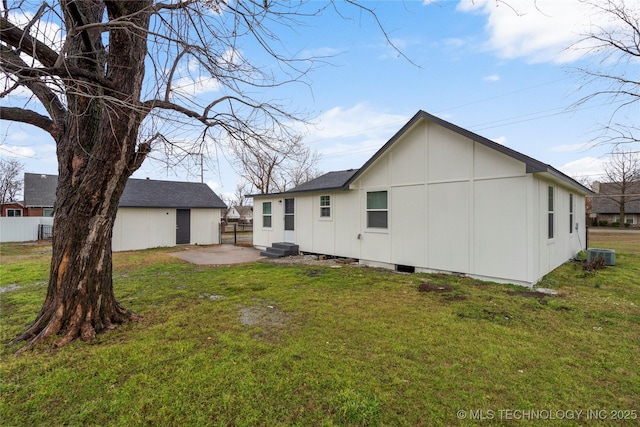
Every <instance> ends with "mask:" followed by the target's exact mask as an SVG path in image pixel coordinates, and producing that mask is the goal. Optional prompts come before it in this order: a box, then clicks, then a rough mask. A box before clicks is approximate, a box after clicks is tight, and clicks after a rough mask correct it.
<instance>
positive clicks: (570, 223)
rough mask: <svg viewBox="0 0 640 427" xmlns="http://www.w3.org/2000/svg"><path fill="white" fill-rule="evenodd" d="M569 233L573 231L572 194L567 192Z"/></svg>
mask: <svg viewBox="0 0 640 427" xmlns="http://www.w3.org/2000/svg"><path fill="white" fill-rule="evenodd" d="M569 233H570V234H571V233H573V194H569Z"/></svg>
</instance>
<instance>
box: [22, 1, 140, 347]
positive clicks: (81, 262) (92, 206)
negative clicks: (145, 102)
mask: <svg viewBox="0 0 640 427" xmlns="http://www.w3.org/2000/svg"><path fill="white" fill-rule="evenodd" d="M62 3H64V4H63V11H64V12H65V23H66V25H67V30H68V31H69V32H70V33H71V32H73V31H74V28H75V27H76V26H80V27H82V26H83V25H86V24H89V23H100V22H101V20H102V16H103V14H104V13H105V8H106V12H107V13H108V15H109V17H110V18H112V19H116V18H119V17H121V18H123V19H124V20H126V21H127V22H130V23H131V24H132V25H130V26H127V25H123V26H122V28H114V29H112V30H111V31H110V32H109V49H108V50H107V49H106V48H105V47H104V46H103V44H102V34H101V32H100V31H99V28H100V27H99V26H94V27H89V29H86V30H81V31H79V36H78V37H74V38H73V39H72V40H71V42H70V43H69V47H68V55H67V59H66V61H67V63H68V64H70V65H72V66H73V67H77V68H81V69H85V70H91V71H92V72H93V73H95V75H96V76H98V77H100V78H103V79H106V81H108V82H110V84H109V85H107V86H101V85H99V84H96V82H95V81H93V80H91V79H88V78H79V77H78V78H73V79H68V80H67V81H65V85H66V86H65V87H66V91H65V94H66V104H67V111H66V115H65V117H64V119H58V121H57V122H56V123H55V127H56V128H57V129H59V130H60V131H59V132H56V133H55V134H54V137H55V138H56V147H57V157H58V188H57V191H56V204H55V220H54V226H53V255H52V260H51V272H50V277H49V287H48V289H47V296H46V299H45V302H44V304H43V306H42V310H41V311H40V314H39V315H38V317H37V318H36V320H35V322H34V323H33V325H31V326H30V327H29V329H28V330H27V331H26V332H25V333H24V334H22V335H21V336H19V337H18V338H16V340H15V342H19V341H27V342H28V343H27V346H25V347H23V349H25V348H28V347H31V346H33V345H36V344H38V343H40V342H42V341H44V340H45V339H46V338H47V337H50V336H54V335H57V336H58V337H59V338H58V339H57V340H56V341H55V343H54V346H62V345H65V344H67V343H68V342H70V341H72V340H74V339H75V338H81V339H83V340H91V339H93V338H94V337H95V335H96V334H97V333H100V332H104V331H107V330H109V329H112V328H114V327H115V325H117V324H120V323H123V322H126V321H130V320H134V319H136V318H137V317H138V316H137V315H136V314H135V313H133V312H131V311H129V310H127V309H125V308H124V307H122V306H121V305H120V304H119V303H118V302H117V301H116V299H115V296H114V293H113V282H112V257H111V237H112V233H113V224H114V222H115V217H116V213H117V211H118V202H119V200H120V196H121V195H122V192H123V191H124V187H125V185H126V182H127V180H128V178H129V177H130V176H131V174H132V173H133V172H134V171H135V170H136V169H138V168H139V167H140V165H141V164H142V161H143V160H144V158H145V156H146V154H147V153H148V152H149V146H148V144H139V145H138V131H139V128H140V123H141V121H142V117H143V110H142V109H141V108H140V107H141V103H140V92H141V88H142V82H143V79H144V71H145V70H144V59H145V56H146V53H147V50H146V32H145V29H146V28H148V25H149V16H150V15H149V13H150V10H149V7H150V5H151V1H150V0H140V1H127V2H111V1H105V2H98V1H95V2H93V1H87V2H74V1H64V2H62ZM96 28H98V29H96ZM23 349H21V350H23Z"/></svg>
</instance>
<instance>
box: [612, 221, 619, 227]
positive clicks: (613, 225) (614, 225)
mask: <svg viewBox="0 0 640 427" xmlns="http://www.w3.org/2000/svg"><path fill="white" fill-rule="evenodd" d="M611 226H612V227H620V223H619V222H618V221H616V222H612V223H611Z"/></svg>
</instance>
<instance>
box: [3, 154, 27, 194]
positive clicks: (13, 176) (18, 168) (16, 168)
mask: <svg viewBox="0 0 640 427" xmlns="http://www.w3.org/2000/svg"><path fill="white" fill-rule="evenodd" d="M21 172H22V164H21V163H20V162H19V161H18V160H16V159H9V160H5V159H0V203H8V202H14V201H16V196H17V195H18V193H20V191H21V190H22V179H20V175H21Z"/></svg>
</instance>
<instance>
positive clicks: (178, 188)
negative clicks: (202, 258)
mask: <svg viewBox="0 0 640 427" xmlns="http://www.w3.org/2000/svg"><path fill="white" fill-rule="evenodd" d="M57 180H58V177H57V176H55V175H40V174H25V189H24V191H25V203H27V200H29V202H30V203H31V204H32V206H41V207H42V208H43V212H44V213H46V212H47V211H46V209H48V208H47V206H49V207H50V208H51V209H52V208H53V204H54V203H53V202H54V200H55V188H56V185H57ZM45 190H46V191H45ZM27 195H30V197H31V198H30V199H27ZM222 209H226V205H225V204H224V202H223V201H222V200H220V198H219V197H218V196H217V195H216V194H215V193H214V192H213V190H211V189H210V188H209V186H207V185H206V184H201V183H192V182H175V181H156V180H149V179H129V181H127V185H126V187H125V189H124V192H123V194H122V197H121V198H120V203H119V208H118V214H117V216H116V221H115V225H114V228H113V240H112V242H113V250H114V251H125V250H135V249H146V248H153V247H160V246H175V245H177V244H200V245H206V244H217V243H219V242H220V234H219V233H220V231H219V223H220V212H221V210H222Z"/></svg>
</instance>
